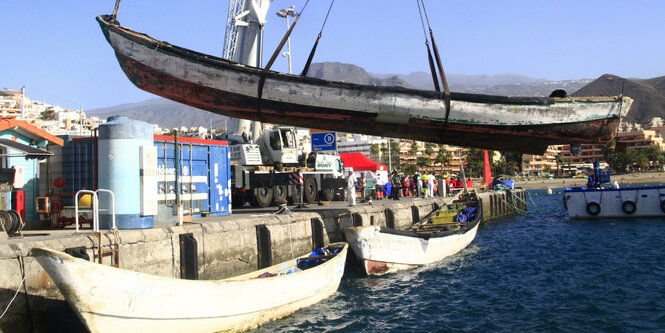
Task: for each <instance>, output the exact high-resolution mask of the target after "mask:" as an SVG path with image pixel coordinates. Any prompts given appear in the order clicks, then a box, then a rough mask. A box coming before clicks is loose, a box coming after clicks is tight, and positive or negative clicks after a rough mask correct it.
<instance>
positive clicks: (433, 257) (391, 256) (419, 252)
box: [344, 223, 480, 275]
mask: <svg viewBox="0 0 665 333" xmlns="http://www.w3.org/2000/svg"><path fill="white" fill-rule="evenodd" d="M479 224H480V223H476V224H475V226H473V227H472V228H470V229H469V230H468V231H466V232H464V233H459V234H452V235H449V236H445V237H434V238H429V239H424V238H420V237H411V236H405V235H399V234H391V233H386V232H382V231H381V229H382V227H379V226H364V227H353V228H348V229H345V230H344V235H346V240H347V242H349V245H350V246H351V249H352V250H353V252H354V253H355V255H356V257H357V258H358V260H360V261H361V262H362V265H363V268H364V269H365V273H367V275H383V274H388V273H392V272H396V271H400V270H406V269H412V268H415V267H418V266H422V265H428V264H432V263H435V262H438V261H441V260H443V259H444V258H446V257H449V256H452V255H454V254H456V253H458V252H459V251H461V250H462V249H464V248H466V247H467V246H468V245H469V244H471V242H472V241H473V240H474V238H476V232H477V231H478V225H479ZM386 229H387V228H384V230H386Z"/></svg>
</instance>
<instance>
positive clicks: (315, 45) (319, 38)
mask: <svg viewBox="0 0 665 333" xmlns="http://www.w3.org/2000/svg"><path fill="white" fill-rule="evenodd" d="M334 3H335V0H332V1H331V2H330V7H328V13H327V14H326V18H325V19H324V20H323V24H322V25H321V30H320V31H319V36H318V37H317V38H316V42H314V46H313V47H312V51H310V52H309V57H307V62H306V63H305V68H303V70H302V73H300V76H302V77H305V76H307V72H308V71H309V65H311V64H312V59H314V53H316V47H317V46H318V45H319V41H320V40H321V36H322V35H323V27H325V26H326V22H328V16H329V15H330V11H331V10H332V6H333V4H334Z"/></svg>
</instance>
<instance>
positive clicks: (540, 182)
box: [515, 172, 665, 189]
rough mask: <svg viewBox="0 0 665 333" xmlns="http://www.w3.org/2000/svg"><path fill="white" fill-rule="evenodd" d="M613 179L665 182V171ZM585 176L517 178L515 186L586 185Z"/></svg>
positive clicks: (631, 181) (614, 177)
mask: <svg viewBox="0 0 665 333" xmlns="http://www.w3.org/2000/svg"><path fill="white" fill-rule="evenodd" d="M612 180H613V181H614V180H616V181H617V182H618V183H619V185H631V184H646V183H665V172H649V173H628V174H622V175H612ZM586 182H587V180H586V179H585V178H558V179H535V180H516V181H515V187H522V188H531V189H537V188H561V187H572V186H585V185H586Z"/></svg>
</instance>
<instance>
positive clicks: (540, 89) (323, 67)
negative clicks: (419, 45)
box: [88, 62, 665, 128]
mask: <svg viewBox="0 0 665 333" xmlns="http://www.w3.org/2000/svg"><path fill="white" fill-rule="evenodd" d="M308 76H311V77H316V78H320V79H325V80H331V81H345V82H351V83H358V84H366V85H377V86H402V87H407V88H415V89H424V90H433V89H434V88H433V86H434V85H433V83H432V76H431V75H430V74H428V73H425V72H414V73H410V74H371V73H368V72H367V71H365V70H364V69H363V68H361V67H359V66H356V65H351V64H343V63H338V62H324V63H313V64H312V65H311V67H310V69H309V73H308ZM446 79H447V81H448V84H449V87H450V90H451V91H456V92H466V93H476V94H488V95H504V96H549V94H550V93H551V92H552V91H554V90H556V89H563V90H566V91H567V92H568V93H569V94H570V95H571V96H598V95H605V96H610V95H620V94H621V92H622V91H623V93H624V95H626V96H630V97H632V98H633V99H634V100H635V102H634V103H633V107H632V108H631V110H630V112H629V113H628V116H627V117H626V118H625V121H627V122H635V123H647V122H649V121H650V120H651V119H652V118H653V117H661V118H665V76H662V77H657V78H652V79H646V80H643V79H624V78H620V77H618V76H615V75H610V74H606V75H603V76H601V77H600V78H598V79H595V80H593V79H577V80H567V81H548V80H546V79H536V78H531V77H527V76H523V75H517V74H500V75H491V76H490V75H459V74H448V75H447V76H446ZM88 114H89V115H94V116H97V117H100V118H102V117H109V116H113V115H125V116H127V117H129V118H131V119H137V120H142V121H145V122H148V123H151V124H158V125H159V126H160V127H162V128H173V127H180V126H186V127H193V126H205V127H209V126H211V125H212V127H214V128H223V127H224V125H225V124H226V119H227V117H225V116H221V115H217V114H214V113H211V112H207V111H203V110H199V109H196V108H193V107H190V106H187V105H183V104H180V103H177V102H172V101H170V100H166V99H163V98H161V97H155V98H152V99H149V100H146V101H142V102H137V103H128V104H121V105H116V106H112V107H107V108H101V109H94V110H89V111H88Z"/></svg>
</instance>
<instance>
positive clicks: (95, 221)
mask: <svg viewBox="0 0 665 333" xmlns="http://www.w3.org/2000/svg"><path fill="white" fill-rule="evenodd" d="M98 192H106V193H108V194H110V195H111V230H115V229H116V227H115V196H114V195H113V192H111V191H110V190H106V189H102V188H100V189H98V190H96V191H91V190H80V191H78V192H76V195H75V196H74V215H75V220H76V232H79V195H81V194H90V195H91V196H92V198H91V199H92V200H91V202H90V206H91V207H92V229H93V231H96V232H99V200H98V198H99V196H98V195H97V193H98Z"/></svg>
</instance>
